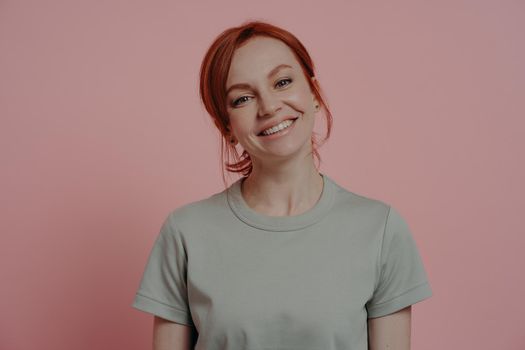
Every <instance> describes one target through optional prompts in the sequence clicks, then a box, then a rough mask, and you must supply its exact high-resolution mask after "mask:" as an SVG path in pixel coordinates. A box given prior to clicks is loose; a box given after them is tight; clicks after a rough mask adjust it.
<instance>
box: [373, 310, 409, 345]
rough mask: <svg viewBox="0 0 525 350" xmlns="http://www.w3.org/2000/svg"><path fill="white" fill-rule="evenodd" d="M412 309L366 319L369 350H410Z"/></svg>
mask: <svg viewBox="0 0 525 350" xmlns="http://www.w3.org/2000/svg"><path fill="white" fill-rule="evenodd" d="M411 318H412V307H411V306H408V307H406V308H404V309H402V310H399V311H397V312H394V313H392V314H390V315H386V316H383V317H376V318H369V319H368V349H369V350H410V331H411Z"/></svg>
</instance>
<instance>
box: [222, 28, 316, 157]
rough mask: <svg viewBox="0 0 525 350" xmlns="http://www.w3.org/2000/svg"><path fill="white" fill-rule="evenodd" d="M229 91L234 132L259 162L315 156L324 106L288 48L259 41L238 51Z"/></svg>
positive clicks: (268, 40)
mask: <svg viewBox="0 0 525 350" xmlns="http://www.w3.org/2000/svg"><path fill="white" fill-rule="evenodd" d="M226 91H227V101H226V105H227V111H228V115H229V118H230V129H231V133H232V134H233V136H234V137H235V139H236V140H237V141H238V142H239V143H240V144H241V146H242V147H243V148H244V149H245V150H246V151H247V152H248V154H249V155H250V157H251V158H252V161H254V163H255V162H257V161H258V160H269V159H282V158H283V157H290V156H294V155H301V154H304V155H306V154H307V153H309V152H311V137H312V132H313V127H314V119H315V113H316V109H315V107H314V106H315V105H316V104H317V105H318V104H319V103H318V101H317V99H316V98H315V95H314V94H313V92H312V91H311V89H310V85H309V84H308V80H307V78H306V77H305V74H304V73H303V70H302V68H301V65H300V63H299V62H298V61H297V59H296V58H295V55H294V53H293V51H292V50H291V49H290V48H289V47H288V46H287V45H286V44H285V43H283V42H282V41H280V40H278V39H274V38H269V37H254V38H252V39H250V40H248V41H247V42H246V43H244V45H243V46H241V47H239V48H237V49H236V50H235V52H234V55H233V58H232V62H231V66H230V71H229V73H228V78H227V81H226ZM292 119H295V121H294V122H293V123H292V124H291V125H290V126H288V128H286V129H284V130H282V131H280V132H279V133H276V134H273V135H270V136H265V135H262V134H261V132H262V131H263V130H266V129H268V128H270V127H272V126H275V125H277V124H279V123H280V122H282V121H284V120H288V121H287V122H286V123H285V124H284V125H282V126H285V125H287V124H289V123H290V121H291V120H292ZM275 130H276V129H273V130H272V131H275Z"/></svg>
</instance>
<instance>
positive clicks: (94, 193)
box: [0, 0, 525, 350]
mask: <svg viewBox="0 0 525 350" xmlns="http://www.w3.org/2000/svg"><path fill="white" fill-rule="evenodd" d="M246 19H262V20H268V21H270V22H271V23H274V24H276V25H280V26H283V27H284V28H286V29H289V30H290V31H291V32H293V33H294V34H296V35H297V36H298V37H299V39H300V40H302V41H303V43H304V44H305V46H306V47H307V48H308V49H309V51H310V53H311V55H312V57H313V59H314V61H315V63H316V66H317V73H318V78H319V80H320V82H321V86H322V87H323V88H324V90H325V93H326V96H327V97H328V103H329V104H330V106H331V108H332V112H333V115H334V129H333V135H332V137H331V139H330V140H329V142H328V143H327V144H326V145H325V146H324V147H322V148H321V150H320V152H321V156H322V160H323V162H322V165H321V170H322V171H324V172H325V173H327V174H328V175H330V176H331V177H332V178H334V179H335V180H336V181H337V182H338V183H340V184H341V185H343V186H344V187H346V188H347V189H349V190H351V191H354V192H357V193H360V194H362V195H366V196H369V197H373V198H377V199H380V200H383V201H386V202H387V203H390V204H392V205H394V206H396V207H397V208H398V209H399V211H400V212H401V213H402V214H403V216H404V217H405V218H406V219H407V221H408V223H409V225H410V227H411V228H412V230H413V234H414V237H415V239H416V242H417V244H418V246H419V249H420V252H421V255H422V257H423V260H424V263H425V266H426V269H427V272H428V275H429V278H430V282H431V286H432V288H433V291H434V296H433V297H432V298H431V299H428V300H427V301H424V302H421V303H419V304H416V305H415V306H414V308H413V328H412V344H413V349H429V350H434V349H435V350H438V349H439V350H442V349H487V350H488V349H491V350H492V349H507V350H518V349H524V348H525V335H523V334H524V333H523V324H524V322H523V315H524V313H525V306H524V304H523V300H522V299H523V296H524V295H525V280H524V273H523V267H524V266H525V259H524V255H525V254H524V252H523V248H524V244H525V239H524V234H525V232H524V230H523V215H524V214H523V209H524V206H523V198H524V196H525V188H524V185H523V180H524V179H525V167H524V160H525V157H524V156H523V150H524V149H525V141H524V137H523V134H524V130H525V128H524V126H525V125H524V124H525V123H524V121H523V119H524V117H525V103H524V95H525V64H524V62H525V45H524V43H525V41H524V40H523V35H524V33H525V4H524V2H522V1H496V0H494V1H451V0H448V1H425V2H422V1H395V2H391V1H384V2H373V3H372V2H369V1H348V2H343V1H321V2H305V1H299V0H297V1H287V2H283V1H265V2H246V1H222V2H220V4H218V2H216V1H209V2H206V3H205V2H200V3H194V4H191V5H190V4H189V2H187V3H182V2H168V1H156V2H153V1H83V2H81V1H14V0H4V1H2V2H0V63H1V64H0V82H1V83H0V115H1V126H0V142H1V144H0V155H1V159H0V160H1V164H2V171H1V172H0V176H1V178H0V184H1V193H2V195H1V198H2V201H1V208H0V209H1V213H2V217H1V220H0V225H1V227H0V229H1V241H0V281H1V283H2V284H1V287H0V348H1V349H2V350H3V349H17V350H29V349H53V350H62V349H64V350H65V349H68V350H69V349H76V350H84V349H85V350H88V349H90V350H91V349H149V348H150V346H151V330H152V317H151V315H149V314H145V313H142V312H140V311H137V310H135V309H132V308H131V306H130V305H131V302H132V299H133V296H134V294H135V291H136V289H137V287H138V283H139V280H140V277H141V275H142V272H143V268H144V266H145V262H146V259H147V256H148V254H149V252H150V249H151V246H152V244H153V241H154V239H155V237H156V235H157V233H158V230H159V228H160V225H161V223H162V220H163V219H164V218H165V216H166V215H167V213H168V212H169V211H171V210H172V209H174V208H176V207H178V206H180V205H183V204H185V203H188V202H190V201H194V200H198V199H201V198H204V197H207V196H209V195H211V194H212V193H216V192H219V191H221V190H222V189H223V184H222V179H221V175H220V163H219V137H218V133H217V132H216V131H215V128H214V126H213V124H212V123H211V120H210V118H209V117H208V115H207V114H206V113H205V111H204V108H203V107H202V106H201V104H200V101H199V97H198V70H199V65H200V62H201V59H202V57H203V55H204V52H205V50H206V49H207V47H208V45H209V44H210V43H211V41H212V40H213V38H214V37H215V36H216V35H217V34H218V33H219V32H220V31H222V30H223V29H225V28H227V27H229V26H233V25H238V24H240V23H241V22H242V21H244V20H246ZM321 126H322V125H321ZM319 130H320V131H321V132H322V131H323V129H319ZM235 179H237V178H236V177H234V176H233V177H232V178H231V180H230V183H231V181H233V180H235Z"/></svg>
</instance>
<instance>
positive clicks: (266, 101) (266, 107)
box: [259, 91, 281, 117]
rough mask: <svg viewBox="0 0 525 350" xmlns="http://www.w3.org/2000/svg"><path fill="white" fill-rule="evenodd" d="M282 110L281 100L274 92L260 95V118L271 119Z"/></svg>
mask: <svg viewBox="0 0 525 350" xmlns="http://www.w3.org/2000/svg"><path fill="white" fill-rule="evenodd" d="M280 108H281V100H280V99H279V98H278V96H276V95H275V94H273V93H272V92H269V91H268V92H261V93H260V94H259V116H261V117H263V116H265V117H271V116H273V115H274V114H275V113H276V112H277V111H278V110H279V109H280Z"/></svg>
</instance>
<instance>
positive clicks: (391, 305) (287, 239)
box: [133, 21, 432, 350]
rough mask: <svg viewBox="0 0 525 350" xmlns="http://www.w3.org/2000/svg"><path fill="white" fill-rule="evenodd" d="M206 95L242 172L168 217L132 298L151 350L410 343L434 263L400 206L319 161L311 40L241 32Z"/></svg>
mask: <svg viewBox="0 0 525 350" xmlns="http://www.w3.org/2000/svg"><path fill="white" fill-rule="evenodd" d="M200 91H201V97H202V100H203V103H204V105H205V107H206V109H207V111H208V112H209V114H210V115H211V117H212V119H213V121H214V124H215V125H216V126H217V128H218V130H219V131H220V132H221V134H222V136H223V140H224V141H225V146H223V152H222V154H223V155H224V150H226V153H227V154H228V155H230V154H233V156H234V158H235V159H236V160H237V162H236V163H234V164H227V168H228V170H229V171H231V172H241V173H242V174H243V177H241V178H240V179H239V180H237V181H236V182H234V183H233V184H232V185H231V186H230V187H227V188H226V189H225V190H223V191H222V192H219V193H215V194H213V195H211V196H210V197H208V198H206V199H202V200H199V201H196V202H192V203H189V204H187V205H184V206H181V207H180V208H177V209H175V210H173V211H172V212H171V213H170V214H169V215H168V217H167V218H166V220H165V221H164V224H163V225H162V227H161V230H160V234H159V236H158V238H157V240H156V242H155V245H154V247H153V249H152V251H151V254H150V257H149V260H148V262H147V265H146V269H145V271H144V275H143V277H142V281H141V283H140V287H139V290H138V291H137V294H136V296H135V300H134V303H133V306H134V307H135V308H137V309H139V310H142V311H145V312H148V313H151V314H153V315H154V316H155V317H154V320H155V322H154V335H153V338H154V349H156V350H160V349H172V350H173V349H193V348H195V349H199V350H200V349H202V350H204V349H206V350H219V349H221V350H226V349H228V350H234V349H235V350H240V349H249V350H262V349H275V350H278V349H283V350H284V349H287V350H291V349H301V350H314V349H315V350H321V349H322V350H332V349H334V350H335V349H338V350H343V349H344V350H348V349H354V350H366V349H387V348H388V349H409V348H410V327H411V324H410V322H411V305H412V304H414V303H417V302H419V301H421V300H423V299H426V298H428V297H430V296H431V295H432V291H431V288H430V285H429V283H428V280H427V275H426V272H425V270H424V267H423V264H422V261H421V258H420V255H419V253H418V250H417V247H416V244H415V241H414V240H413V238H412V235H411V232H410V230H409V227H408V225H407V223H406V222H405V221H404V220H403V218H402V217H401V215H400V213H399V212H398V211H396V210H395V209H394V208H393V207H391V206H390V205H388V204H386V203H384V202H382V201H380V200H377V199H372V198H367V197H364V196H361V195H358V194H356V193H353V192H350V191H348V190H346V189H344V188H343V187H341V186H339V185H338V184H337V183H335V182H334V181H333V180H332V179H331V178H330V177H329V176H327V175H326V174H324V173H321V172H319V170H318V167H317V166H316V165H315V163H314V155H315V156H316V157H318V153H317V150H316V146H317V145H318V142H317V140H316V138H315V133H314V132H313V128H314V123H315V119H317V118H320V117H321V116H322V115H324V116H325V118H326V124H327V127H328V128H327V130H328V132H327V137H326V138H325V139H324V140H326V139H327V138H328V136H329V134H330V128H331V125H332V123H331V115H330V112H329V110H328V108H327V105H326V103H325V102H324V100H323V98H322V94H321V90H320V85H319V83H318V81H317V80H316V78H315V73H314V65H313V63H312V60H311V58H310V56H309V54H308V52H307V51H306V49H305V47H304V46H303V45H302V44H301V43H300V41H299V40H298V39H297V38H296V37H295V36H294V35H292V34H291V33H289V32H288V31H286V30H284V29H282V28H278V27H276V26H273V25H271V24H268V23H263V22H260V21H254V22H249V23H245V24H243V25H242V26H239V27H235V28H230V29H228V30H226V31H224V32H223V33H221V34H220V35H219V36H218V37H217V38H216V40H215V41H214V42H213V44H212V45H211V47H210V48H209V50H208V52H207V54H206V56H205V58H204V61H203V63H202V67H201V89H200ZM321 111H324V113H321ZM238 148H241V150H242V154H241V155H240V156H239V154H238ZM223 179H224V178H223Z"/></svg>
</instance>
